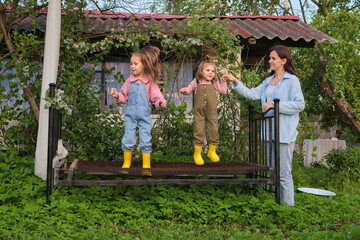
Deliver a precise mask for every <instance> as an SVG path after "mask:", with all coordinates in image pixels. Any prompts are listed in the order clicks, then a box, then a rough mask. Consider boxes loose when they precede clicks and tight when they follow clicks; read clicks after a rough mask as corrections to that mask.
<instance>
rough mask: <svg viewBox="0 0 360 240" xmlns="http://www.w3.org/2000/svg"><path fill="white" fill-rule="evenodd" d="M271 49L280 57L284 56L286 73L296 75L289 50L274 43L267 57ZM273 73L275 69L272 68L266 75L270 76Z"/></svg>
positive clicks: (270, 50)
mask: <svg viewBox="0 0 360 240" xmlns="http://www.w3.org/2000/svg"><path fill="white" fill-rule="evenodd" d="M272 51H275V52H276V53H277V54H278V55H279V57H280V58H281V59H284V58H286V63H285V65H284V68H285V71H287V72H288V73H291V74H293V75H296V73H295V67H294V62H293V60H292V57H291V53H290V50H289V49H288V48H287V47H285V46H283V45H275V46H273V47H271V48H270V49H269V52H268V57H269V56H270V53H271V52H272ZM274 74H275V71H274V70H272V71H271V72H270V73H269V75H268V76H272V75H274Z"/></svg>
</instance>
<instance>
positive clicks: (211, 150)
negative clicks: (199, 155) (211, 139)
mask: <svg viewBox="0 0 360 240" xmlns="http://www.w3.org/2000/svg"><path fill="white" fill-rule="evenodd" d="M207 156H208V158H210V159H211V161H213V162H218V161H220V158H219V156H218V155H217V154H216V146H215V145H212V144H210V145H209V151H208V153H207Z"/></svg>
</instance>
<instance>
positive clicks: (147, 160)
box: [142, 153, 152, 176]
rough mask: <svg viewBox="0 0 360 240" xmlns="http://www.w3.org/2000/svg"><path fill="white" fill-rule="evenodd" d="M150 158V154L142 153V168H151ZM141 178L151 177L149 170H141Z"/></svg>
mask: <svg viewBox="0 0 360 240" xmlns="http://www.w3.org/2000/svg"><path fill="white" fill-rule="evenodd" d="M150 156H151V153H145V154H144V153H143V155H142V159H143V168H151V166H150ZM142 175H143V176H152V175H151V171H150V170H143V172H142Z"/></svg>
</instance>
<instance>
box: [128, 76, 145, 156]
mask: <svg viewBox="0 0 360 240" xmlns="http://www.w3.org/2000/svg"><path fill="white" fill-rule="evenodd" d="M124 116H125V134H124V137H123V139H122V141H121V143H122V149H123V151H124V152H133V151H134V146H135V144H136V128H137V126H139V148H140V149H141V151H142V153H143V154H146V153H151V150H152V149H151V142H150V141H151V128H152V122H151V103H150V102H149V99H148V97H147V94H146V85H145V84H143V83H138V82H134V83H131V85H130V92H129V98H128V103H127V106H126V109H125V114H124Z"/></svg>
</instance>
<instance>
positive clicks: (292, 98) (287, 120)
mask: <svg viewBox="0 0 360 240" xmlns="http://www.w3.org/2000/svg"><path fill="white" fill-rule="evenodd" d="M273 77H274V76H270V77H267V78H266V79H265V80H264V81H263V82H262V83H261V84H260V85H259V86H257V87H255V88H251V89H249V88H247V87H246V86H245V85H244V84H243V83H242V82H240V81H238V84H237V85H235V83H233V86H232V88H233V89H234V90H235V91H236V92H238V93H239V94H240V95H241V96H243V97H245V98H247V99H249V100H259V99H261V105H264V104H265V103H266V102H267V100H266V88H267V87H268V86H269V83H270V81H271V79H272V78H273ZM275 98H278V99H280V103H279V112H280V118H279V121H280V142H281V143H290V142H294V141H295V140H296V136H297V134H298V132H297V130H296V128H297V126H298V123H299V113H300V112H301V111H302V110H304V108H305V100H304V95H303V93H302V90H301V86H300V81H299V79H298V78H297V77H296V76H295V75H292V74H290V73H288V72H286V73H285V74H284V76H283V78H282V79H281V80H280V82H279V83H278V84H277V85H276V87H275V89H274V91H273V93H272V96H271V99H270V101H271V102H274V101H273V100H274V99H275ZM266 115H273V110H270V111H269V112H268V113H267V114H266Z"/></svg>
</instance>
